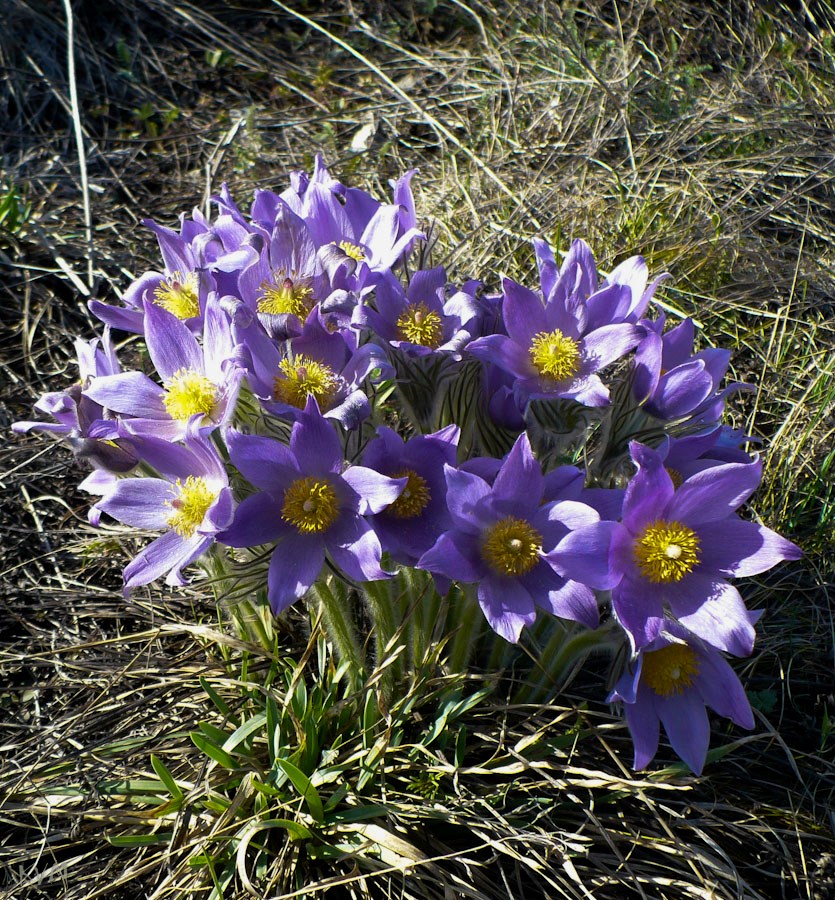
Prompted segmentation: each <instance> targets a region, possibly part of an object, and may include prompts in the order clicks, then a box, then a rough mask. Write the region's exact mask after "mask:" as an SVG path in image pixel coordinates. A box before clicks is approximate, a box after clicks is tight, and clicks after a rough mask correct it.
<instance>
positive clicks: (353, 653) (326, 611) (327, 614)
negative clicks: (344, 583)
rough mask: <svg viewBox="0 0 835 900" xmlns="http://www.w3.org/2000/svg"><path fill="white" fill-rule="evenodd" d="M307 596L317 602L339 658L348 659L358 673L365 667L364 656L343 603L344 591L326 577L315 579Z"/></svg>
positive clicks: (355, 672) (348, 612) (348, 611)
mask: <svg viewBox="0 0 835 900" xmlns="http://www.w3.org/2000/svg"><path fill="white" fill-rule="evenodd" d="M340 595H341V596H340ZM308 596H309V597H310V598H311V599H313V600H315V601H316V602H318V603H319V605H320V607H321V609H322V619H323V621H324V623H325V632H326V634H327V635H328V638H330V640H331V642H332V643H333V645H334V647H335V648H336V652H337V654H338V655H339V657H340V659H343V660H347V661H349V662H350V663H351V665H352V667H353V669H354V674H355V675H359V673H360V672H362V671H363V670H364V669H365V658H364V653H363V650H362V647H361V646H360V642H359V640H358V638H357V630H356V628H355V627H354V623H353V621H352V620H351V614H350V610H348V609H347V604H346V603H345V599H346V597H345V592H344V591H341V590H340V589H339V587H338V586H337V585H336V584H335V583H334V582H333V580H332V579H328V580H326V581H317V582H316V584H314V585H313V587H311V588H310V590H309V591H308Z"/></svg>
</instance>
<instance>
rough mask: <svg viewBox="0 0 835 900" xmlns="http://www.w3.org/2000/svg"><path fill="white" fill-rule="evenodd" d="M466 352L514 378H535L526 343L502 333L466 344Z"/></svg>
mask: <svg viewBox="0 0 835 900" xmlns="http://www.w3.org/2000/svg"><path fill="white" fill-rule="evenodd" d="M467 352H468V353H471V354H472V355H473V356H474V357H475V358H476V359H480V360H482V361H483V362H489V363H493V364H494V365H497V366H498V367H499V368H500V369H504V371H505V372H509V373H510V374H511V375H513V376H515V377H516V378H537V377H538V372H537V371H536V369H535V368H534V367H533V364H532V363H531V358H530V354H529V353H528V349H527V345H526V346H525V347H523V346H521V345H520V344H517V343H515V342H514V341H512V340H511V339H510V338H508V337H505V336H504V335H503V334H489V335H487V337H481V338H476V339H475V340H474V341H471V342H470V343H469V344H467Z"/></svg>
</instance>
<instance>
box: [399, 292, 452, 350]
mask: <svg viewBox="0 0 835 900" xmlns="http://www.w3.org/2000/svg"><path fill="white" fill-rule="evenodd" d="M441 335H442V325H441V317H440V316H439V315H438V314H437V313H436V312H434V311H433V310H431V309H429V307H428V306H427V305H426V304H425V303H418V305H417V306H410V307H409V308H408V309H407V310H406V311H405V312H403V313H402V314H401V315H400V318H399V319H398V320H397V337H398V339H399V340H401V341H409V343H411V344H420V345H421V346H423V347H429V348H430V349H432V350H435V349H437V348H438V347H439V346H440V344H441Z"/></svg>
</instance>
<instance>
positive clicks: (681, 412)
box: [646, 359, 713, 419]
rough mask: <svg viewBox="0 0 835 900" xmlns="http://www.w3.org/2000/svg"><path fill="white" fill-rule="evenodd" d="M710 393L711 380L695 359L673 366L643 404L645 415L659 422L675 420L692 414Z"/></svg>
mask: <svg viewBox="0 0 835 900" xmlns="http://www.w3.org/2000/svg"><path fill="white" fill-rule="evenodd" d="M712 393H713V379H712V378H711V377H710V375H709V374H708V373H707V372H706V371H705V367H704V363H703V362H701V360H698V359H695V360H692V361H691V362H688V363H685V364H683V365H680V366H676V368H675V369H673V370H672V371H670V372H667V373H666V374H665V375H662V376H661V377H660V378H659V379H658V384H657V385H656V388H655V391H654V392H653V394H652V396H651V397H650V398H649V400H648V401H647V404H646V409H647V412H648V413H650V415H653V416H656V417H657V418H659V419H679V418H682V417H683V416H686V415H687V414H688V413H690V412H692V411H693V410H694V409H696V407H697V406H698V405H699V404H700V403H702V402H704V400H706V399H707V398H708V397H709V396H710V395H711V394H712Z"/></svg>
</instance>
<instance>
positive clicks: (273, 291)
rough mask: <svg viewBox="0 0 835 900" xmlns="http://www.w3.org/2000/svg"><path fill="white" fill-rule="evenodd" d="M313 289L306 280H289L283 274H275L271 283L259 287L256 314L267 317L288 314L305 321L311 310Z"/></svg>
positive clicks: (267, 282) (266, 282)
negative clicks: (262, 314) (267, 315)
mask: <svg viewBox="0 0 835 900" xmlns="http://www.w3.org/2000/svg"><path fill="white" fill-rule="evenodd" d="M312 296H313V288H312V287H311V286H310V282H309V280H308V279H306V278H296V277H293V278H291V277H290V276H288V275H286V274H285V273H284V272H277V273H276V274H275V278H274V280H273V281H265V282H264V283H263V284H262V285H261V293H260V295H259V297H258V312H260V313H267V314H269V315H274V316H278V315H282V314H289V315H294V316H298V317H299V318H300V319H306V318H307V314H308V313H309V312H310V310H311V309H312V308H313V303H312V302H311V298H312Z"/></svg>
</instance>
